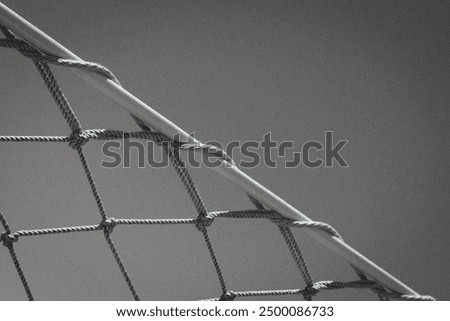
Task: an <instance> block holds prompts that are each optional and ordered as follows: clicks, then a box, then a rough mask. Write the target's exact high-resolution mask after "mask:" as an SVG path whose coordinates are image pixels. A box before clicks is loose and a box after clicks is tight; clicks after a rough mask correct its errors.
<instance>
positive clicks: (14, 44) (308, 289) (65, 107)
mask: <svg viewBox="0 0 450 321" xmlns="http://www.w3.org/2000/svg"><path fill="white" fill-rule="evenodd" d="M0 30H1V31H2V32H3V33H4V34H5V36H6V39H0V47H5V48H12V49H16V50H17V51H19V52H20V53H21V54H22V55H23V56H25V57H27V58H29V59H31V60H32V61H33V62H34V64H35V66H36V68H37V69H38V71H39V73H40V74H41V76H42V78H43V80H44V82H45V84H46V86H47V89H48V90H49V92H50V93H51V95H52V97H53V99H54V101H55V103H56V105H57V106H58V108H59V109H60V112H61V113H62V115H63V117H64V119H65V120H66V122H67V124H68V125H69V127H70V129H71V133H70V135H67V136H0V142H41V143H46V142H52V143H54V142H64V143H68V145H69V146H70V147H71V148H72V149H74V150H75V151H76V152H77V155H78V157H79V159H80V161H81V164H82V167H83V170H84V172H85V175H86V178H87V180H88V183H89V186H90V189H91V192H92V195H93V197H94V200H95V202H96V204H97V209H98V211H99V213H100V217H101V221H100V223H99V224H94V225H85V226H70V227H57V228H45V229H35V230H20V231H17V232H14V233H11V230H10V228H9V226H8V224H7V221H6V219H5V217H4V215H3V214H2V213H1V211H0V223H1V225H2V226H3V229H4V232H2V233H1V234H0V243H1V244H3V245H4V246H5V247H7V248H8V250H9V253H10V256H11V258H12V261H13V264H14V266H15V268H16V270H17V273H18V275H19V278H20V280H21V282H22V285H23V288H24V290H25V292H26V294H27V296H28V299H29V300H33V295H32V293H31V290H30V287H29V284H28V281H27V279H26V277H25V274H24V272H23V270H22V268H21V266H20V264H19V260H18V258H17V255H16V253H15V251H14V246H13V244H14V243H16V242H17V241H18V240H19V238H21V237H36V236H42V235H51V234H63V233H75V232H96V231H102V232H103V234H104V236H105V240H106V242H107V244H108V246H109V248H110V250H111V252H112V254H113V257H114V259H115V260H116V263H117V265H118V267H119V270H120V271H121V273H122V275H123V277H124V279H125V281H126V284H127V286H128V288H129V289H130V292H131V294H132V296H133V298H134V299H135V300H139V299H140V298H139V295H138V293H137V290H136V288H135V286H134V285H133V283H132V281H131V278H130V276H129V274H128V272H127V270H126V268H125V266H124V263H123V262H122V259H121V258H120V256H119V253H118V251H117V249H116V247H115V245H114V242H113V240H112V238H111V234H112V232H113V231H114V229H115V228H116V227H117V226H118V225H179V224H192V225H194V226H195V227H196V228H197V229H198V230H199V231H200V232H201V233H202V235H203V237H204V240H205V243H206V246H207V249H208V252H209V254H210V256H211V260H212V263H213V266H214V268H215V271H216V274H217V278H218V280H219V284H220V287H221V290H222V294H221V296H220V297H219V298H215V299H211V300H233V299H235V298H237V297H251V296H268V295H302V296H303V297H304V298H305V299H306V300H311V299H312V297H313V296H315V295H317V294H318V293H319V292H321V291H324V290H336V289H344V288H355V289H370V290H372V291H373V292H375V293H376V294H377V295H378V296H379V297H380V299H383V300H390V299H392V300H433V298H432V297H430V296H422V295H419V296H411V295H402V294H399V293H393V292H390V291H388V290H387V289H385V288H383V287H382V286H380V285H379V284H378V283H376V282H375V281H371V280H369V279H368V278H367V277H366V276H365V275H364V274H362V273H361V272H360V271H358V270H356V269H355V271H356V273H357V274H358V276H359V277H360V280H358V281H350V282H340V281H319V282H315V283H314V282H313V278H312V276H311V273H310V271H309V269H308V267H307V264H306V262H305V260H304V258H303V256H302V253H301V251H300V247H299V245H298V244H297V242H296V240H295V238H294V236H293V234H292V231H291V228H293V227H296V228H314V229H318V230H320V231H323V232H324V233H329V234H330V235H332V236H334V237H337V238H341V236H340V235H339V234H338V232H337V231H336V230H335V229H334V228H333V227H331V226H330V225H328V224H326V223H322V222H313V221H307V222H300V221H293V220H290V219H287V218H284V217H282V216H281V215H279V214H278V213H276V212H275V211H272V210H270V209H266V208H265V207H264V205H263V204H262V203H260V202H259V201H258V200H257V199H255V198H253V197H252V196H250V195H248V196H249V198H250V200H251V202H252V203H253V204H254V205H255V207H256V209H253V210H242V211H212V212H208V211H207V208H206V205H205V203H204V202H203V200H202V198H201V196H200V194H199V192H198V190H197V188H196V186H195V184H194V182H193V180H192V178H191V176H190V174H189V173H188V171H187V169H186V166H185V163H184V162H183V161H182V159H181V157H180V151H187V150H203V151H205V152H207V153H210V154H214V155H216V156H217V157H219V158H220V159H222V160H223V161H225V162H228V163H230V164H234V163H233V160H232V159H231V158H230V157H229V156H228V155H226V154H225V152H224V151H222V150H220V149H219V148H217V147H216V146H212V145H207V144H202V143H183V142H175V141H173V140H170V139H169V138H168V137H166V136H165V135H163V134H161V133H158V132H156V131H154V130H152V129H151V128H150V127H149V126H148V125H146V124H145V123H144V122H143V121H142V120H140V119H138V118H136V117H135V116H133V115H131V116H132V117H133V118H134V120H135V121H136V123H137V125H138V126H139V127H140V128H141V131H138V132H123V131H118V130H106V129H90V130H83V129H82V127H81V124H80V123H79V121H78V119H77V117H76V115H75V113H74V111H73V109H72V107H71V106H70V104H69V102H68V100H67V99H66V97H65V96H64V94H63V92H62V90H61V88H60V86H59V84H58V82H57V81H56V79H55V77H54V76H53V73H52V71H51V70H50V67H49V65H48V64H52V65H58V66H64V67H69V68H77V69H81V70H84V71H87V72H92V73H95V74H97V75H99V76H101V77H105V78H107V79H109V80H111V81H114V82H115V83H117V84H119V85H120V83H119V81H118V80H117V78H116V77H115V76H114V74H113V73H112V72H111V71H109V70H108V69H107V68H105V67H103V66H101V65H99V64H97V63H92V62H86V61H75V60H69V59H62V58H59V57H55V56H53V55H49V54H47V53H45V52H42V51H41V50H39V49H37V48H35V47H34V46H32V45H30V44H29V43H27V42H26V41H24V40H21V39H17V38H16V37H15V36H14V34H13V33H12V32H11V31H9V30H8V29H6V28H5V27H3V26H0ZM123 138H136V139H144V140H151V141H153V142H155V143H156V144H158V145H161V146H163V147H164V149H165V151H166V153H167V154H168V155H169V158H170V160H171V162H172V165H173V167H174V169H175V170H176V172H177V174H178V175H179V177H180V180H181V181H182V183H183V185H184V187H185V189H186V191H187V192H188V194H189V197H190V199H191V201H192V203H193V205H194V208H195V209H196V211H197V217H196V218H192V219H132V218H120V219H115V218H112V217H108V215H107V213H106V210H105V207H104V205H103V202H102V199H101V197H100V193H99V192H98V189H97V187H96V184H95V181H94V178H93V176H92V173H91V170H90V168H89V165H88V162H87V160H86V157H85V155H84V152H83V149H82V147H83V145H84V144H86V143H87V142H88V141H89V140H90V139H94V140H115V139H123ZM215 218H233V219H236V218H241V219H258V218H259V219H268V220H269V221H270V222H272V223H274V224H276V225H277V227H278V229H279V231H280V233H281V234H282V237H283V239H284V241H285V242H286V244H287V246H288V249H289V252H290V253H291V256H292V257H293V259H294V262H295V264H296V265H297V267H298V269H299V271H300V274H301V276H302V277H303V280H304V282H305V284H306V286H305V288H303V289H285V290H264V291H237V292H236V291H230V290H228V289H227V286H226V283H225V278H224V276H223V273H222V271H221V268H220V265H219V260H218V258H217V256H216V254H215V251H214V248H213V245H212V242H211V239H210V237H209V235H208V231H207V229H208V227H209V226H210V225H211V224H212V223H213V221H214V220H215Z"/></svg>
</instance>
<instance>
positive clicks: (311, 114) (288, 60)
mask: <svg viewBox="0 0 450 321" xmlns="http://www.w3.org/2000/svg"><path fill="white" fill-rule="evenodd" d="M4 3H5V4H6V5H8V6H10V8H12V9H13V10H15V11H16V12H18V13H20V14H21V15H22V16H23V17H25V18H26V19H28V20H29V21H30V22H32V23H33V24H35V25H36V26H38V27H39V28H41V29H42V30H44V31H45V32H47V33H48V34H50V35H51V36H52V37H53V38H55V39H57V40H58V41H60V42H61V43H62V44H64V45H65V46H67V47H68V48H69V49H71V50H72V51H73V52H75V53H76V54H77V55H79V56H80V57H83V58H84V59H86V60H90V61H96V62H100V63H102V64H104V65H105V66H107V67H109V68H110V69H111V70H112V71H113V72H114V73H115V74H116V75H117V76H118V78H119V79H120V81H121V83H122V84H123V85H124V87H125V88H127V89H128V90H129V91H131V92H132V93H134V94H135V95H136V96H137V97H139V98H141V99H142V100H144V101H146V102H147V103H149V104H150V105H151V106H153V107H155V109H157V110H158V111H159V112H161V113H162V114H163V115H165V116H167V117H168V118H169V119H171V120H172V121H174V122H175V123H176V124H178V125H179V126H181V127H182V128H183V129H185V130H186V131H188V132H191V131H195V133H196V137H197V138H199V139H201V140H202V141H206V140H210V139H214V140H217V141H220V142H222V143H227V142H229V141H231V140H241V141H245V140H257V141H260V140H261V139H262V137H263V135H264V134H265V133H267V132H269V131H270V132H272V137H273V138H274V139H275V140H277V141H282V140H293V141H295V144H296V147H297V150H299V148H300V146H301V145H302V144H303V143H305V142H306V141H308V140H319V141H323V139H324V138H323V137H324V132H325V131H328V130H331V131H334V133H335V138H336V139H348V140H350V142H349V143H348V144H347V146H346V147H345V148H344V149H343V150H342V155H343V156H344V158H345V159H346V160H347V162H348V163H349V165H350V168H346V169H345V168H339V167H336V166H335V167H333V168H324V167H321V168H319V169H315V170H312V169H307V168H305V167H299V168H295V169H286V168H283V167H282V166H279V167H277V168H275V169H271V168H268V167H266V166H264V165H261V166H259V167H257V168H254V169H246V170H245V172H246V173H248V174H249V175H251V176H252V177H254V178H255V179H256V180H258V181H259V182H261V183H262V184H263V185H265V186H266V187H268V188H269V189H271V190H272V191H273V192H275V193H276V194H278V195H280V196H281V197H282V198H284V199H285V200H287V201H288V202H289V203H291V204H292V205H294V206H295V207H296V208H298V209H299V210H301V211H302V212H303V213H305V214H306V215H308V216H310V217H311V218H312V219H315V220H318V221H323V222H328V223H330V224H331V225H332V226H334V227H335V228H336V229H337V230H338V231H339V232H340V233H341V234H342V235H343V237H344V239H345V240H346V241H347V242H348V243H349V244H351V245H352V246H353V247H354V248H355V249H357V250H358V251H360V252H361V253H363V254H364V255H366V256H367V257H369V258H370V259H372V260H373V261H375V262H376V263H377V264H379V265H380V266H381V267H383V268H385V269H386V270H387V271H389V272H391V273H392V274H393V275H395V276H396V277H398V278H399V279H401V280H402V281H404V282H405V283H406V284H408V285H409V286H411V287H412V288H414V289H415V290H416V291H418V292H420V293H422V294H430V295H433V296H435V297H436V298H438V299H445V300H448V299H449V296H448V288H449V276H448V263H449V260H450V254H449V251H448V243H449V240H448V228H449V221H450V220H449V216H448V214H449V207H450V206H449V204H450V203H449V201H448V192H449V181H450V180H449V171H448V159H449V157H450V155H449V148H448V136H449V126H448V124H449V116H450V115H449V109H448V101H449V90H448V85H449V74H448V71H449V67H450V66H449V39H450V38H449V31H450V29H449V28H450V25H449V21H450V10H449V9H450V5H449V4H448V2H445V1H352V2H348V1H309V2H306V1H220V2H218V1H132V2H131V1H112V0H108V1H66V0H62V1H61V0H60V1H41V0H40V1H39V2H30V1H24V0H20V1H19V0H14V1H4ZM53 69H54V70H55V72H56V75H57V76H58V79H59V80H60V82H61V85H62V87H63V89H64V90H65V92H66V95H67V97H68V99H69V100H70V101H71V103H72V106H73V107H74V109H75V110H76V112H77V115H78V117H79V119H80V120H81V122H82V124H83V126H84V128H109V129H126V130H135V129H136V126H135V124H134V123H133V121H132V120H131V119H130V117H129V116H128V113H127V112H125V111H124V110H123V109H121V108H120V107H119V106H118V105H117V104H115V103H114V102H112V101H111V100H109V99H108V98H106V97H105V96H103V94H101V93H99V92H97V91H96V90H95V89H93V88H91V87H89V86H88V85H87V84H86V83H85V82H84V81H83V80H82V79H80V78H79V77H77V76H76V75H74V74H73V73H72V72H70V71H68V70H65V69H64V68H53ZM0 70H1V77H0V91H1V112H2V113H1V117H0V128H1V134H2V135H8V134H11V135H12V134H16V135H25V134H30V135H33V134H34V135H44V134H49V135H64V134H68V133H69V130H68V127H67V125H66V124H65V122H64V120H63V118H62V117H61V115H60V114H59V112H58V110H57V108H56V107H55V105H54V103H53V101H52V99H51V97H50V95H49V94H48V92H47V91H46V89H45V86H44V85H43V82H42V81H41V79H40V78H39V76H38V73H37V72H36V70H34V67H33V65H32V63H31V62H30V61H28V60H27V59H25V58H23V57H22V56H20V54H18V53H16V52H14V51H12V50H9V49H2V50H0ZM85 149H86V152H87V157H88V160H89V163H90V165H91V167H92V168H93V172H94V173H93V174H94V178H95V179H96V181H97V185H98V187H99V190H100V192H101V196H102V197H103V199H104V202H105V206H106V210H107V213H108V215H109V216H112V217H116V218H119V217H128V218H144V217H152V218H158V217H163V218H168V217H194V216H195V211H194V209H193V206H192V205H191V203H190V200H189V198H188V196H187V193H186V192H185V191H184V190H183V187H182V185H181V183H180V182H179V180H178V178H177V176H176V174H175V172H174V171H173V169H171V168H168V169H151V168H147V169H145V170H142V169H141V170H139V169H137V168H131V169H115V170H106V169H101V168H100V167H99V164H100V161H101V159H102V157H101V155H100V150H101V144H100V143H99V142H90V143H89V144H88V145H86V148H85ZM0 153H1V157H0V166H1V168H2V170H1V174H0V175H1V176H0V178H1V179H0V206H1V209H2V211H3V213H4V215H5V216H6V218H7V220H8V222H9V223H10V226H11V228H12V229H13V230H20V229H33V228H44V227H58V226H69V225H86V224H96V223H98V222H99V221H100V216H99V214H98V212H97V209H96V206H95V202H94V200H93V197H92V196H91V194H90V191H89V188H88V185H87V182H86V178H85V177H84V174H83V171H82V168H81V166H80V163H79V160H78V159H77V157H76V153H75V152H74V151H73V150H71V149H70V148H68V147H67V146H65V145H61V144H31V143H23V144H10V143H2V144H1V145H0ZM191 172H192V174H193V177H194V179H195V181H196V182H197V185H198V188H199V190H200V192H201V194H202V195H203V197H204V199H205V201H206V203H207V206H208V209H209V210H226V209H247V208H251V207H252V205H251V204H250V203H249V202H248V200H247V199H246V197H245V195H244V193H242V192H241V191H239V190H237V189H236V188H235V187H234V186H233V185H232V184H231V183H228V182H226V181H224V180H223V179H222V178H220V177H219V176H217V175H216V174H214V173H212V172H211V171H210V170H208V169H205V168H203V169H200V170H192V171H191ZM210 230H211V238H212V241H213V244H214V247H215V248H216V251H217V255H218V258H219V261H220V263H221V266H222V268H223V272H224V275H225V278H226V281H227V284H228V286H229V288H230V289H231V290H250V289H255V290H256V289H278V288H293V287H303V281H302V280H301V278H300V275H299V273H298V271H297V270H296V267H295V264H294V263H293V261H292V259H291V257H290V255H289V253H288V250H287V248H286V245H285V244H284V243H283V241H282V238H281V235H280V234H279V233H278V232H277V229H276V228H275V226H273V225H272V224H270V223H268V222H263V221H261V222H254V221H252V222H248V221H245V222H242V221H238V222H235V221H229V220H226V221H225V220H217V221H216V222H215V223H214V224H213V226H212V227H211V228H210ZM295 235H296V237H297V238H298V241H299V242H300V243H301V246H302V249H303V250H304V254H305V257H306V259H307V260H308V262H309V266H310V268H311V270H312V272H313V276H314V278H315V280H330V279H335V280H353V279H355V276H354V275H353V273H352V271H351V269H350V268H349V267H348V265H347V264H346V262H344V261H343V260H342V259H340V258H339V257H337V256H336V255H334V254H333V253H331V252H330V251H329V250H327V249H326V248H324V247H323V246H322V245H320V244H317V242H315V241H314V240H312V239H311V238H310V237H308V236H305V235H304V233H301V232H300V231H296V232H295ZM113 239H114V241H115V243H116V244H117V248H118V251H119V253H120V254H121V256H122V258H123V260H124V263H125V266H126V267H127V269H128V270H129V272H130V275H131V277H132V280H133V281H134V283H135V285H136V287H137V290H138V291H139V293H140V294H141V297H142V298H143V299H163V300H164V299H190V298H191V299H199V298H208V297H216V296H217V295H218V294H219V293H220V288H219V285H218V282H217V280H216V279H215V278H216V277H215V272H214V269H213V267H212V263H211V262H210V258H209V256H208V253H207V251H206V246H205V244H204V242H203V240H202V237H201V235H200V233H198V232H197V231H196V229H195V228H193V227H190V226H175V227H173V226H169V227H119V228H116V229H115V231H114V233H113ZM16 250H17V253H18V256H19V259H20V260H21V262H22V264H23V268H24V271H25V273H26V275H27V277H28V279H29V282H30V286H31V289H32V290H33V292H34V294H35V297H36V299H40V300H83V299H84V300H97V299H105V300H112V299H114V300H129V299H131V295H130V294H129V291H128V289H127V287H126V285H125V282H124V281H123V279H122V278H121V275H120V273H119V270H118V268H117V266H116V265H115V262H114V260H113V257H112V255H111V253H110V251H109V249H108V246H107V244H106V242H105V240H104V238H103V236H102V233H100V232H98V233H95V232H94V233H92V232H91V233H78V234H70V235H58V236H42V237H39V238H22V239H20V240H19V242H18V243H17V244H16ZM0 257H1V259H0V299H1V300H23V299H26V297H25V294H24V291H23V289H22V288H21V284H20V281H19V279H18V277H17V275H16V272H15V270H14V268H13V265H12V263H11V261H10V259H9V254H8V252H7V250H6V248H2V249H0ZM317 298H318V299H323V300H327V299H375V298H376V297H375V296H374V295H373V294H372V293H370V292H369V291H366V290H362V291H361V290H345V291H337V292H336V293H323V294H320V295H318V297H317ZM281 299H297V297H284V298H281Z"/></svg>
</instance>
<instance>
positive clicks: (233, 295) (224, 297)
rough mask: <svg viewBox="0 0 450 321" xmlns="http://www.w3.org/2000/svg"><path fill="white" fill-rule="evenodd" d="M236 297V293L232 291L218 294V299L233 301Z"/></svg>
mask: <svg viewBox="0 0 450 321" xmlns="http://www.w3.org/2000/svg"><path fill="white" fill-rule="evenodd" d="M236 297H237V294H236V293H234V292H233V291H228V292H226V293H224V294H222V295H221V296H220V299H219V301H234V299H235V298H236Z"/></svg>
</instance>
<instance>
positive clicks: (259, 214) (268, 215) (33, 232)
mask: <svg viewBox="0 0 450 321" xmlns="http://www.w3.org/2000/svg"><path fill="white" fill-rule="evenodd" d="M0 217H3V215H2V214H0ZM216 217H218V218H244V219H249V218H254V219H270V220H271V221H272V222H273V223H275V224H277V225H290V226H294V227H305V228H319V229H322V230H323V231H325V232H327V233H331V234H332V235H333V236H336V237H339V234H338V233H337V232H335V230H334V229H333V228H332V227H331V226H329V225H328V224H325V223H322V222H297V221H291V220H289V219H280V218H279V217H280V215H279V214H277V213H276V212H274V211H269V210H242V211H216V212H210V213H208V214H207V215H206V217H205V218H206V220H211V223H212V220H214V218H216ZM274 218H278V219H277V220H274ZM201 220H202V219H199V218H195V219H194V218H186V219H184V218H178V219H176V218H173V219H172V218H167V219H132V218H130V219H128V218H112V217H109V218H107V219H106V220H105V221H102V222H101V223H99V224H93V225H80V226H65V227H55V228H45V229H30V230H19V231H17V232H14V233H11V232H10V231H9V232H8V231H6V232H4V233H1V235H5V236H3V237H2V238H1V237H0V242H5V240H4V239H6V237H8V238H9V240H13V241H14V242H15V241H17V240H18V239H19V237H24V236H39V235H49V234H62V233H75V232H90V231H99V230H102V229H104V227H105V226H112V227H115V226H116V225H183V224H198V223H199V221H201ZM208 225H210V224H208ZM111 231H112V230H111Z"/></svg>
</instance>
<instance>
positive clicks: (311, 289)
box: [302, 284, 320, 301]
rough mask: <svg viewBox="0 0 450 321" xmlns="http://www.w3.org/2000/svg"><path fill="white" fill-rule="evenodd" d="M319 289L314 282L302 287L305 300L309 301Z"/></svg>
mask: <svg viewBox="0 0 450 321" xmlns="http://www.w3.org/2000/svg"><path fill="white" fill-rule="evenodd" d="M319 291H320V290H319V289H318V288H317V287H316V286H315V285H314V284H310V285H308V286H306V287H305V288H304V289H303V291H302V295H303V298H304V299H305V300H306V301H311V298H312V297H313V296H315V295H316V294H317V293H319Z"/></svg>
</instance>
